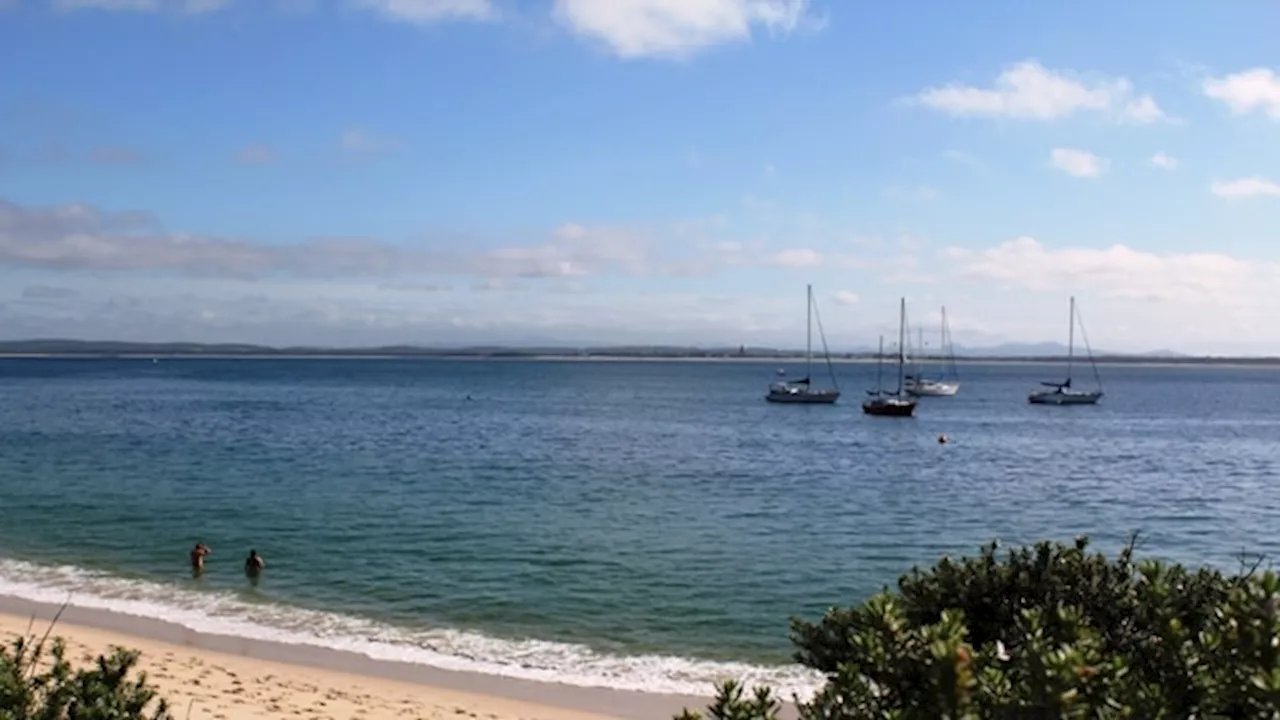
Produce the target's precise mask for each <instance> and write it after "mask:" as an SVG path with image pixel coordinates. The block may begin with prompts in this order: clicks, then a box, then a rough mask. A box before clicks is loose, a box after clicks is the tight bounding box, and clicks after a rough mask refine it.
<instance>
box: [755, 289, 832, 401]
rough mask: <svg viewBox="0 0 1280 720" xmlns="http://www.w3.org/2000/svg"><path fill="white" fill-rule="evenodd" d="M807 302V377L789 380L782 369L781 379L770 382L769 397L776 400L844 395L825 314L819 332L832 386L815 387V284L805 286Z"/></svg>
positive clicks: (814, 398)
mask: <svg viewBox="0 0 1280 720" xmlns="http://www.w3.org/2000/svg"><path fill="white" fill-rule="evenodd" d="M805 294H806V296H807V298H808V299H807V305H806V306H805V341H804V345H805V347H804V362H805V372H804V377H803V378H801V379H800V380H786V379H784V378H785V377H786V371H785V370H778V379H777V380H774V381H773V382H771V383H769V393H768V394H767V395H765V396H764V399H765V400H768V401H769V402H773V403H793V404H804V405H830V404H832V403H834V402H835V401H836V400H838V399H839V398H840V388H839V387H837V385H836V373H835V369H834V368H832V367H831V353H830V352H829V351H828V350H827V336H826V333H824V332H823V331H822V318H821V317H819V318H818V336H819V337H820V338H821V339H822V354H823V355H824V356H825V358H826V361H827V374H828V375H829V376H830V377H831V387H829V388H815V387H813V311H814V300H813V286H812V285H807V286H805Z"/></svg>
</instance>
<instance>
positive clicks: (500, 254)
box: [0, 200, 690, 280]
mask: <svg viewBox="0 0 1280 720" xmlns="http://www.w3.org/2000/svg"><path fill="white" fill-rule="evenodd" d="M469 240H470V241H469V242H462V243H459V242H457V238H449V239H448V241H446V242H440V243H437V244H436V245H437V246H440V247H444V248H447V249H443V250H437V249H434V248H433V247H431V246H423V245H417V246H406V245H393V244H388V243H384V242H379V241H376V240H368V239H359V238H317V239H312V240H308V241H305V242H300V243H295V244H290V245H279V244H268V243H259V242H253V241H250V240H244V239H238V238H227V237H217V236H201V235H193V234H187V233H176V232H169V231H165V230H163V229H162V228H161V227H160V225H159V222H158V221H157V220H156V219H155V218H154V217H153V216H151V215H149V214H147V213H137V212H134V213H113V212H106V211H103V210H100V209H98V208H94V207H92V206H88V205H82V204H69V205H61V206H55V207H48V208H38V207H26V206H22V205H17V204H14V203H9V202H5V201H2V200H0V267H9V268H15V269H22V268H24V269H39V270H49V271H63V272H85V271H89V272H103V273H118V274H121V275H125V274H130V275H132V274H146V273H157V272H159V273H167V274H172V275H182V276H187V277H197V278H243V279H254V278H268V277H274V278H346V279H352V278H380V279H383V280H387V279H393V278H404V277H415V276H463V277H476V278H563V277H584V276H599V275H665V274H671V275H674V274H685V273H688V272H690V269H689V267H688V264H687V262H685V261H683V260H681V259H668V258H659V257H656V256H655V255H654V253H653V251H652V249H651V247H650V242H649V240H648V238H647V237H646V236H644V235H642V234H640V233H637V232H634V231H631V230H628V229H624V228H610V227H584V226H582V225H578V224H575V223H566V224H563V225H561V226H560V227H558V228H556V229H555V230H554V231H552V232H551V233H550V235H549V236H547V237H545V238H543V239H541V241H540V242H533V243H524V244H516V243H510V244H501V245H497V246H496V247H490V248H488V249H485V248H482V247H476V245H477V243H476V242H475V240H474V239H469ZM458 247H465V248H466V249H456V248H458Z"/></svg>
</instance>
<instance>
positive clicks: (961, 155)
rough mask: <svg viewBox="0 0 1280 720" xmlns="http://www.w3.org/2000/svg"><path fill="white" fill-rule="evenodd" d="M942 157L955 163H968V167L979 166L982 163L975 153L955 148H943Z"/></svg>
mask: <svg viewBox="0 0 1280 720" xmlns="http://www.w3.org/2000/svg"><path fill="white" fill-rule="evenodd" d="M942 157H944V158H946V159H948V160H950V161H951V162H953V163H958V164H960V165H966V166H968V167H978V166H979V165H981V164H982V162H981V161H980V160H978V158H976V157H974V156H973V155H971V154H969V153H967V152H965V151H963V150H954V149H952V150H943V151H942Z"/></svg>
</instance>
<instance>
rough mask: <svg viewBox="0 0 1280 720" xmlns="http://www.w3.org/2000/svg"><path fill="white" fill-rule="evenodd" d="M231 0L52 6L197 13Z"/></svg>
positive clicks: (105, 0)
mask: <svg viewBox="0 0 1280 720" xmlns="http://www.w3.org/2000/svg"><path fill="white" fill-rule="evenodd" d="M230 4H231V0H53V7H54V8H56V9H58V10H63V11H74V10H105V11H120V12H156V11H160V10H177V11H179V12H185V13H190V14H199V13H207V12H213V11H215V10H221V9H222V8H224V7H227V6H229V5H230Z"/></svg>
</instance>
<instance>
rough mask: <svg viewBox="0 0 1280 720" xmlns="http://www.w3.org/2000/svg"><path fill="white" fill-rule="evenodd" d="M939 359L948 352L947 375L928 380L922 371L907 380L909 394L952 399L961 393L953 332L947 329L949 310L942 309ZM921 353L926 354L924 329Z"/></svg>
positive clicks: (921, 336)
mask: <svg viewBox="0 0 1280 720" xmlns="http://www.w3.org/2000/svg"><path fill="white" fill-rule="evenodd" d="M939 340H940V343H939V345H938V352H939V355H938V357H939V359H941V357H942V355H941V353H942V352H944V351H945V352H947V354H948V362H947V371H946V374H945V375H943V376H942V377H939V378H937V379H933V378H927V377H925V376H924V374H923V373H922V372H920V370H917V371H916V373H917V374H915V375H912V376H910V377H908V378H907V392H908V393H911V394H912V395H915V396H917V397H950V396H952V395H955V394H956V393H957V392H959V391H960V378H959V373H958V372H956V352H955V347H954V346H953V345H952V344H951V330H950V328H948V327H947V308H946V307H943V308H942V330H941V332H940V334H939ZM920 352H921V354H922V355H923V354H924V329H923V328H922V329H921V330H920Z"/></svg>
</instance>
